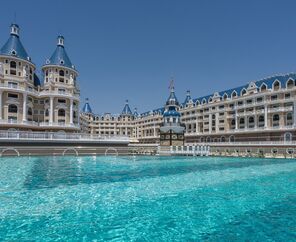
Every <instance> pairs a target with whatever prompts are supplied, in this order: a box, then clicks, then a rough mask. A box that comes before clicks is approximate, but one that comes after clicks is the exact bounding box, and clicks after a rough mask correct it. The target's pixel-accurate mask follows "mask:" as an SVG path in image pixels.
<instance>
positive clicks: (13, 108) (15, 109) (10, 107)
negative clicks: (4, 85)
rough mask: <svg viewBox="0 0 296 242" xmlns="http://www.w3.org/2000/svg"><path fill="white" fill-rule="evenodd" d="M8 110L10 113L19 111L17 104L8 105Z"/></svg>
mask: <svg viewBox="0 0 296 242" xmlns="http://www.w3.org/2000/svg"><path fill="white" fill-rule="evenodd" d="M8 112H9V113H17V106H16V105H15V104H10V105H8Z"/></svg>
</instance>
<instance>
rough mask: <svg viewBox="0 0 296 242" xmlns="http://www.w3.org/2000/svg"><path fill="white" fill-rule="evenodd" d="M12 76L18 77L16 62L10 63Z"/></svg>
mask: <svg viewBox="0 0 296 242" xmlns="http://www.w3.org/2000/svg"><path fill="white" fill-rule="evenodd" d="M10 74H11V75H16V62H15V61H11V62H10Z"/></svg>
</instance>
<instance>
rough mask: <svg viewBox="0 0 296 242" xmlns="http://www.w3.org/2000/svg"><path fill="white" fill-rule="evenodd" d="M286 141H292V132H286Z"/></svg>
mask: <svg viewBox="0 0 296 242" xmlns="http://www.w3.org/2000/svg"><path fill="white" fill-rule="evenodd" d="M284 141H285V142H291V141H292V134H291V133H285V134H284Z"/></svg>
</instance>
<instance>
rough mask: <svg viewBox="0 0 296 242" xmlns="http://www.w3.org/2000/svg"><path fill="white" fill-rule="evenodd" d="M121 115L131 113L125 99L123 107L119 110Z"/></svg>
mask: <svg viewBox="0 0 296 242" xmlns="http://www.w3.org/2000/svg"><path fill="white" fill-rule="evenodd" d="M121 114H122V115H133V113H132V111H131V108H130V106H129V105H128V100H126V101H125V105H124V108H123V110H122V112H121Z"/></svg>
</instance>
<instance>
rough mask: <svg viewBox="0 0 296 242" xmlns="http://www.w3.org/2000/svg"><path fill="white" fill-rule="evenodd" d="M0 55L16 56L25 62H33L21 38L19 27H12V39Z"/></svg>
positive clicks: (10, 38)
mask: <svg viewBox="0 0 296 242" xmlns="http://www.w3.org/2000/svg"><path fill="white" fill-rule="evenodd" d="M0 55H7V56H15V57H18V58H20V59H23V60H27V61H31V59H30V57H29V55H28V53H27V51H26V50H25V48H24V46H23V44H22V42H21V41H20V37H19V26H18V25H17V24H12V25H11V32H10V37H9V39H8V40H7V42H6V43H5V44H4V46H3V47H2V48H1V50H0Z"/></svg>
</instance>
